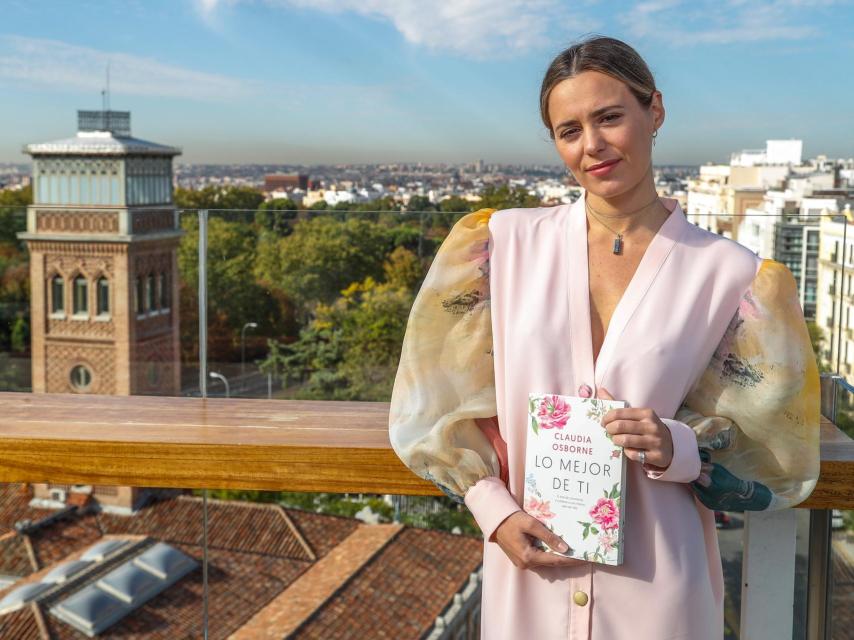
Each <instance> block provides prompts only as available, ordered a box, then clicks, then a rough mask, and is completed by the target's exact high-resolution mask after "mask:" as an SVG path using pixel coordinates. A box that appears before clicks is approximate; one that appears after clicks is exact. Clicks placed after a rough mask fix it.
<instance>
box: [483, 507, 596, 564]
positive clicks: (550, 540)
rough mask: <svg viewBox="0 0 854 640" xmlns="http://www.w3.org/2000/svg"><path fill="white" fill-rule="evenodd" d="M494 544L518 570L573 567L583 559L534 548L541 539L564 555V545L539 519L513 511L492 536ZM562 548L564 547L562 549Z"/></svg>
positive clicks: (581, 562) (522, 512)
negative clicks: (535, 540)
mask: <svg viewBox="0 0 854 640" xmlns="http://www.w3.org/2000/svg"><path fill="white" fill-rule="evenodd" d="M493 536H494V538H495V542H497V543H498V546H499V547H501V549H502V550H503V551H504V553H506V554H507V557H508V558H510V561H511V562H512V563H513V564H514V565H516V566H517V567H519V568H520V569H532V568H534V567H572V566H575V565H579V564H583V563H584V561H583V560H576V559H575V558H564V557H562V556H559V555H556V554H554V553H548V552H546V551H541V550H540V549H537V548H536V547H535V546H534V545H533V540H534V539H540V540H542V541H543V542H545V543H546V544H547V545H548V546H549V547H550V548H552V549H556V550H557V551H561V552H564V551H565V550H566V549H568V547H567V545H566V543H565V542H564V541H563V540H561V539H560V537H559V536H557V535H555V534H554V533H552V532H551V531H549V530H548V528H547V527H546V526H545V525H544V524H543V523H542V522H540V521H539V520H537V519H536V518H534V517H533V516H530V515H528V514H527V513H525V512H524V511H516V512H514V513H512V514H511V515H509V516H508V517H507V518H505V519H504V521H503V522H502V523H501V524H500V525H498V527H497V528H496V529H495V533H493ZM561 545H563V546H561Z"/></svg>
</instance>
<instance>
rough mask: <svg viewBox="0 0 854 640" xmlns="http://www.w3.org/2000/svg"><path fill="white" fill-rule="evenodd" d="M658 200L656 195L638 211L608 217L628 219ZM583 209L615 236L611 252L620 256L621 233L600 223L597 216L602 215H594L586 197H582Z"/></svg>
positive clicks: (621, 245) (594, 212)
mask: <svg viewBox="0 0 854 640" xmlns="http://www.w3.org/2000/svg"><path fill="white" fill-rule="evenodd" d="M658 198H659V196H658V195H656V196H655V200H651V201H650V202H648V203H647V204H645V205H644V206H642V207H640V208H639V209H635V210H634V211H630V212H629V213H623V214H620V215H618V216H610V217H612V218H626V217H628V216H630V215H632V214H635V213H637V212H638V211H642V210H643V209H646V208H647V207H648V206H649V205H651V204H652V203H653V202H655V201H656V200H658ZM584 208H585V209H587V211H589V212H590V214H591V215H592V216H593V217H594V218H596V222H598V223H599V224H601V225H602V226H603V227H605V228H606V229H607V230H608V231H610V232H611V233H613V234H614V235H615V236H616V237H615V238H614V249H613V252H614V255H620V254H622V252H623V234H622V233H619V232H617V231H614V230H613V229H612V228H611V227H609V226H608V225H607V224H605V223H604V222H603V221H602V219H601V218H600V217H599V216H600V215H602V214H601V213H600V214H597V213H596V211H594V209H593V207H591V206H590V205H589V204H587V197H586V196H585V197H584Z"/></svg>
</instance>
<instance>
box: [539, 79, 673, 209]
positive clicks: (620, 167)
mask: <svg viewBox="0 0 854 640" xmlns="http://www.w3.org/2000/svg"><path fill="white" fill-rule="evenodd" d="M548 109H549V117H550V118H551V122H552V134H553V135H554V142H555V147H556V148H557V152H558V154H559V155H560V157H561V159H562V160H563V162H564V164H566V166H567V168H568V169H569V170H570V171H571V172H572V175H574V176H575V179H576V180H577V181H578V183H579V184H580V185H581V186H582V187H584V189H585V190H588V191H590V192H592V193H594V194H596V195H598V196H600V197H614V196H618V195H620V194H622V193H626V192H627V191H630V190H631V189H633V188H634V187H635V186H637V185H638V184H639V183H640V182H641V181H642V180H643V178H644V176H646V174H647V172H648V171H650V169H651V166H650V165H651V163H652V157H651V151H652V133H653V131H655V130H656V129H658V128H659V127H660V126H661V123H662V122H664V107H663V106H662V104H661V93H660V92H658V91H656V92H655V94H654V95H653V98H652V104H651V105H650V107H649V109H645V108H643V107H642V106H641V105H640V104H639V103H638V101H637V99H636V98H635V97H634V95H632V93H631V92H630V91H629V88H628V87H627V86H626V85H625V84H623V82H621V81H620V80H617V79H616V78H614V77H612V76H609V75H607V74H605V73H600V72H598V71H583V72H582V73H580V74H578V75H577V76H575V77H574V78H567V79H566V80H563V81H561V82H560V83H558V84H557V85H555V86H554V88H553V89H552V92H551V94H550V95H549V102H548ZM610 160H617V162H616V164H614V165H613V166H612V167H611V168H610V169H608V170H607V171H606V172H604V173H597V172H591V171H589V170H588V169H589V168H590V167H592V166H593V165H596V164H599V163H601V162H605V161H610Z"/></svg>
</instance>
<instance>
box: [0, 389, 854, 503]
mask: <svg viewBox="0 0 854 640" xmlns="http://www.w3.org/2000/svg"><path fill="white" fill-rule="evenodd" d="M821 441H822V444H821V477H820V478H819V482H818V486H817V487H816V489H815V491H813V493H812V495H811V496H810V498H809V499H808V500H807V501H806V502H804V503H802V504H801V505H800V506H802V507H809V508H814V509H827V508H837V509H852V508H854V441H852V440H851V439H850V438H849V437H848V436H847V435H845V434H844V433H842V432H841V431H839V429H838V428H837V427H836V426H835V425H833V424H832V423H831V422H830V421H828V420H825V419H823V421H822V425H821ZM0 482H50V483H62V484H68V483H70V484H100V485H130V486H138V487H175V488H193V489H198V488H210V489H256V490H280V491H282V490H285V491H311V492H316V491H324V492H332V493H392V494H409V495H442V494H441V492H440V491H439V490H438V489H437V488H436V487H435V486H434V485H433V484H431V483H429V482H427V481H425V480H422V479H421V478H419V477H418V476H416V475H415V474H413V473H412V472H411V471H410V470H409V469H407V468H406V467H405V466H404V465H403V463H402V462H401V461H400V460H399V459H398V457H397V455H396V454H395V453H394V451H393V450H392V448H391V444H390V443H389V440H388V403H385V402H340V401H299V400H263V399H246V398H232V399H224V398H207V399H201V398H178V397H162V396H107V395H104V396H100V395H75V394H50V393H49V394H33V393H13V392H0Z"/></svg>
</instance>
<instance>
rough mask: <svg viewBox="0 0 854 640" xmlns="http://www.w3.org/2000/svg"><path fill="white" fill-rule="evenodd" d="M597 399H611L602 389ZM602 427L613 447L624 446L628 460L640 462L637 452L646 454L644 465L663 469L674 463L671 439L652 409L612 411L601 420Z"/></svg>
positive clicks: (612, 398) (668, 430) (630, 408)
mask: <svg viewBox="0 0 854 640" xmlns="http://www.w3.org/2000/svg"><path fill="white" fill-rule="evenodd" d="M596 397H597V398H601V399H603V400H614V397H613V396H612V395H611V394H610V393H609V392H608V390H607V389H605V388H604V387H599V389H597V391H596ZM602 425H603V426H604V427H605V430H606V431H607V432H608V433H609V434H611V436H612V437H611V440H612V441H613V442H614V444H616V445H619V446H621V447H623V449H624V451H625V454H626V457H628V458H629V460H637V461H638V462H640V452H641V451H645V452H646V459H645V462H646V464H648V465H650V466H652V467H659V468H660V469H662V470H663V469H666V468H667V467H669V466H670V462H671V460H673V437H672V436H671V435H670V429H668V428H667V425H665V424H664V423H663V422H662V421H661V418H659V417H658V415H657V414H656V413H655V411H653V410H652V409H638V408H635V407H624V408H622V409H611V410H610V411H609V412H608V413H606V414H605V417H604V418H602Z"/></svg>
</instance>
